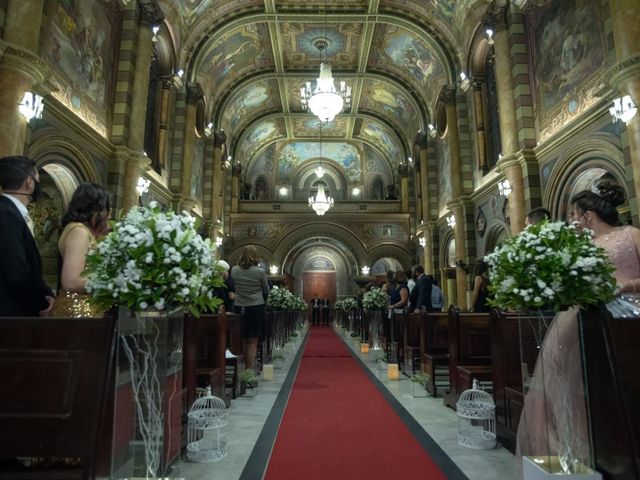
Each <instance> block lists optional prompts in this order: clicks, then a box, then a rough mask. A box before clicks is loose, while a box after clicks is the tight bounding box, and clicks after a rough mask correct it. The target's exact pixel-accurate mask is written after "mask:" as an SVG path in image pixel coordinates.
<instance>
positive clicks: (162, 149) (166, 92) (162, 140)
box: [156, 78, 173, 172]
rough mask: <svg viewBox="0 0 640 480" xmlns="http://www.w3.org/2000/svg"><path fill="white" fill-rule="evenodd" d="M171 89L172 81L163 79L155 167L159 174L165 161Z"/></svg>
mask: <svg viewBox="0 0 640 480" xmlns="http://www.w3.org/2000/svg"><path fill="white" fill-rule="evenodd" d="M172 88H173V80H172V79H171V78H164V79H163V80H162V97H161V99H160V122H159V125H158V145H157V148H156V161H157V165H156V166H157V168H158V170H159V171H160V172H162V170H164V168H165V165H166V159H167V136H168V132H167V131H168V128H169V125H168V118H169V104H170V99H171V89H172Z"/></svg>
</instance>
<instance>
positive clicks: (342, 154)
mask: <svg viewBox="0 0 640 480" xmlns="http://www.w3.org/2000/svg"><path fill="white" fill-rule="evenodd" d="M316 158H322V159H323V160H328V161H329V160H330V161H333V162H336V163H338V164H339V165H340V166H341V167H342V168H343V170H344V172H345V176H346V177H347V179H348V180H349V182H350V183H360V182H361V181H362V178H361V174H362V168H361V165H360V153H359V152H358V149H357V148H356V147H355V146H354V145H352V144H351V143H347V142H322V143H320V142H291V143H286V144H285V145H284V147H283V148H282V149H281V150H280V153H279V155H278V179H279V180H280V181H288V180H291V178H292V176H293V174H294V173H295V171H296V170H297V168H298V166H299V165H300V164H302V163H304V162H306V161H308V160H312V159H316Z"/></svg>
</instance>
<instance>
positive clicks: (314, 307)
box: [311, 293, 322, 325]
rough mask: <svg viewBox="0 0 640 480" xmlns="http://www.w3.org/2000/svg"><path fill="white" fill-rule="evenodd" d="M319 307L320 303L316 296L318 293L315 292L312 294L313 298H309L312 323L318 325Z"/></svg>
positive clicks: (320, 306)
mask: <svg viewBox="0 0 640 480" xmlns="http://www.w3.org/2000/svg"><path fill="white" fill-rule="evenodd" d="M321 308H322V304H321V303H320V299H319V298H318V294H317V293H316V294H315V295H314V296H313V300H311V318H312V325H320V309H321Z"/></svg>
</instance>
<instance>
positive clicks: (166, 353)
mask: <svg viewBox="0 0 640 480" xmlns="http://www.w3.org/2000/svg"><path fill="white" fill-rule="evenodd" d="M118 322H119V325H118V329H119V338H118V352H117V368H116V371H115V386H114V392H115V394H114V408H113V412H112V413H113V417H112V422H113V425H112V437H111V438H112V445H111V469H110V470H111V478H132V477H136V478H145V479H156V478H163V477H165V476H167V473H168V469H169V465H170V464H171V462H172V461H173V460H174V459H176V457H177V456H178V454H179V452H180V444H181V442H180V435H181V415H182V334H183V325H182V322H183V312H182V310H176V311H174V312H170V313H168V312H164V311H152V312H133V311H131V310H129V309H126V308H120V310H119V315H118Z"/></svg>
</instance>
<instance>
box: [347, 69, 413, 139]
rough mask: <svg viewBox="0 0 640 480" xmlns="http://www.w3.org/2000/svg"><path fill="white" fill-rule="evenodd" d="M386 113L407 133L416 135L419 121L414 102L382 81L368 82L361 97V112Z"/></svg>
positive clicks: (394, 87) (402, 92)
mask: <svg viewBox="0 0 640 480" xmlns="http://www.w3.org/2000/svg"><path fill="white" fill-rule="evenodd" d="M362 109H364V110H370V111H372V112H384V114H385V115H386V116H387V118H389V119H390V120H391V121H392V122H393V123H394V124H396V125H400V127H401V128H400V130H403V131H404V132H405V133H408V132H409V131H411V132H412V133H415V131H416V130H417V128H416V126H417V125H419V120H418V118H417V116H416V108H415V107H414V105H413V102H412V100H410V98H409V97H408V96H407V94H406V93H404V91H402V90H400V89H399V88H398V87H396V86H394V85H392V84H391V83H389V82H386V81H382V80H367V81H365V83H364V87H363V90H362V95H361V96H360V106H359V110H362Z"/></svg>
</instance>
